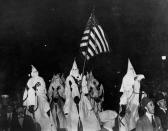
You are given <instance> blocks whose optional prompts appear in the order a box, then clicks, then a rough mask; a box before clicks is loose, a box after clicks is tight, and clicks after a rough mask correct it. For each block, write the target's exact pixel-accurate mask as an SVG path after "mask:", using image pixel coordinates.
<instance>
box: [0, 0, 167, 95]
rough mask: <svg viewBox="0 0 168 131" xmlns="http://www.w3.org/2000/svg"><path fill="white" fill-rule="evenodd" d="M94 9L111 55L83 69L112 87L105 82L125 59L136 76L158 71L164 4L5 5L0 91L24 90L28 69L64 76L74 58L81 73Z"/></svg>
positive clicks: (64, 0)
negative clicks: (83, 39) (81, 50)
mask: <svg viewBox="0 0 168 131" xmlns="http://www.w3.org/2000/svg"><path fill="white" fill-rule="evenodd" d="M93 5H94V6H95V15H96V17H97V19H98V21H99V23H100V24H101V25H102V27H103V29H104V31H105V33H106V35H107V36H108V39H109V44H110V46H111V49H112V53H111V54H104V55H101V56H100V57H95V58H93V59H92V60H91V61H90V62H89V63H88V69H91V68H92V69H93V72H94V73H95V75H96V76H97V78H99V80H101V81H102V82H104V85H106V86H107V88H113V85H111V83H110V81H115V80H116V79H120V77H119V78H118V76H117V75H116V72H117V71H119V70H120V72H121V74H124V73H125V71H126V68H127V67H126V66H127V58H128V57H129V58H130V59H131V61H132V63H133V66H134V68H135V70H136V72H137V73H144V74H145V75H146V77H147V78H148V77H149V78H150V77H151V78H153V77H154V76H155V75H156V74H157V72H158V71H159V70H160V69H161V59H160V56H161V55H167V54H168V50H167V49H168V44H167V42H168V16H167V11H168V8H167V7H168V2H167V1H166V0H129V1H125V0H5V1H1V2H0V58H1V62H0V83H1V84H0V89H1V92H2V93H3V92H4V90H5V91H9V90H10V91H13V90H15V89H21V88H23V87H22V86H24V85H25V83H26V80H27V74H28V73H29V71H30V69H29V65H30V64H34V65H35V66H36V67H37V69H38V70H39V72H40V73H41V75H42V76H43V77H44V78H45V79H46V80H48V79H49V78H51V76H52V74H53V73H54V72H55V73H57V72H64V73H65V74H67V73H69V70H70V68H71V66H72V62H73V59H74V57H76V59H77V62H78V66H79V68H80V69H81V68H82V58H81V57H80V55H79V43H80V39H81V37H82V33H83V30H84V28H85V25H86V22H87V20H88V18H89V16H90V13H91V10H92V7H93ZM45 44H46V45H47V46H46V47H45ZM121 76H122V75H121ZM11 89H13V90H11Z"/></svg>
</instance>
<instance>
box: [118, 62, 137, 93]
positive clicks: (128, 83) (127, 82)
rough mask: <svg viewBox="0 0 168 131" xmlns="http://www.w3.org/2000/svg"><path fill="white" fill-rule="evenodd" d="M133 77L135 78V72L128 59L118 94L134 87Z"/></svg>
mask: <svg viewBox="0 0 168 131" xmlns="http://www.w3.org/2000/svg"><path fill="white" fill-rule="evenodd" d="M135 77H136V73H135V70H134V68H133V66H132V64H131V62H130V60H129V59H128V68H127V73H126V74H125V76H124V77H123V80H122V85H121V89H120V92H124V90H129V89H130V88H132V85H134V78H135Z"/></svg>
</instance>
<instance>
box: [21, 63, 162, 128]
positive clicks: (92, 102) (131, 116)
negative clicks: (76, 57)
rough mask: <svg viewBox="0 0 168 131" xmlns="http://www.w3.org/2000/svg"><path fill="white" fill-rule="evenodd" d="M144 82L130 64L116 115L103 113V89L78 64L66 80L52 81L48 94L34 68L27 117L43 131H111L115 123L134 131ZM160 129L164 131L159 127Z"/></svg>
mask: <svg viewBox="0 0 168 131" xmlns="http://www.w3.org/2000/svg"><path fill="white" fill-rule="evenodd" d="M142 79H144V75H137V74H136V73H135V70H134V68H133V66H132V64H131V62H130V60H128V68H127V73H126V75H125V76H124V77H123V81H122V85H121V89H120V91H121V92H123V95H122V96H121V98H120V103H119V105H120V111H119V114H118V113H117V112H116V111H112V110H107V111H103V110H102V107H101V103H102V102H103V101H104V99H103V97H102V94H103V93H104V90H103V86H102V85H101V84H99V82H98V81H97V80H96V79H95V78H94V76H93V74H92V73H89V74H87V75H86V76H85V75H84V76H81V75H80V73H79V70H78V68H77V64H76V62H75V61H74V63H73V66H72V69H71V71H70V74H69V76H68V77H67V78H66V79H65V80H64V79H62V77H60V76H59V75H55V76H54V77H53V79H52V81H51V84H50V87H49V90H48V93H47V90H46V86H45V82H44V80H43V78H42V77H40V76H39V74H38V71H37V70H36V69H35V67H34V66H32V72H31V78H30V79H29V80H28V83H27V88H26V89H25V92H24V95H23V101H24V106H26V107H27V108H26V109H27V110H26V114H27V115H30V116H31V117H32V118H33V119H34V121H35V122H36V123H39V125H40V127H41V130H42V131H55V130H61V129H62V130H68V131H80V130H82V131H99V130H107V131H112V130H113V127H114V126H116V125H115V122H117V123H118V130H120V131H130V130H135V129H136V127H137V123H139V122H138V121H139V120H140V119H139V114H138V109H139V106H140V103H139V96H140V82H141V80H142ZM47 94H48V97H49V99H50V100H49V101H48V99H47ZM100 96H101V97H100ZM144 98H146V97H144ZM142 101H143V100H142ZM147 104H148V103H147ZM147 104H146V105H147ZM146 105H145V106H144V107H146ZM123 112H125V113H123ZM122 114H124V115H122ZM117 116H118V117H117ZM116 118H117V119H116ZM116 120H117V121H116ZM115 129H116V128H115ZM145 129H147V128H144V130H145ZM152 129H153V128H152ZM156 129H157V128H156ZM158 129H159V130H160V129H162V128H160V126H159V128H158ZM137 130H139V128H137ZM139 131H140V130H139ZM147 131H148V130H147Z"/></svg>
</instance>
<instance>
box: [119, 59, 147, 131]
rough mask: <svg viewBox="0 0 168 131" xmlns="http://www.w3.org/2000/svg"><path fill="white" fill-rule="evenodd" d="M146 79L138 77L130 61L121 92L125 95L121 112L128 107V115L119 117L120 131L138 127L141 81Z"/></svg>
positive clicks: (122, 98)
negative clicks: (123, 107)
mask: <svg viewBox="0 0 168 131" xmlns="http://www.w3.org/2000/svg"><path fill="white" fill-rule="evenodd" d="M143 78H145V77H144V75H136V74H135V71H134V68H133V66H132V64H131V62H130V60H128V69H127V73H126V75H125V76H124V77H123V80H122V85H121V89H120V92H123V95H122V96H121V97H120V112H121V111H122V108H121V105H126V110H127V111H126V114H125V116H124V117H119V118H120V119H121V121H122V123H123V124H124V125H123V124H122V123H120V126H119V131H129V130H132V129H134V128H135V127H136V122H137V120H138V119H139V115H138V106H139V91H140V81H141V80H142V79H143Z"/></svg>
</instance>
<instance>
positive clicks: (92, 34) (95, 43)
mask: <svg viewBox="0 0 168 131" xmlns="http://www.w3.org/2000/svg"><path fill="white" fill-rule="evenodd" d="M95 35H96V34H95V33H93V32H91V33H90V36H91V37H90V39H91V40H92V42H93V43H94V45H95V47H96V46H98V49H99V52H102V48H101V46H100V44H99V41H98V40H97V38H96V36H95ZM96 49H97V48H96Z"/></svg>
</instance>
